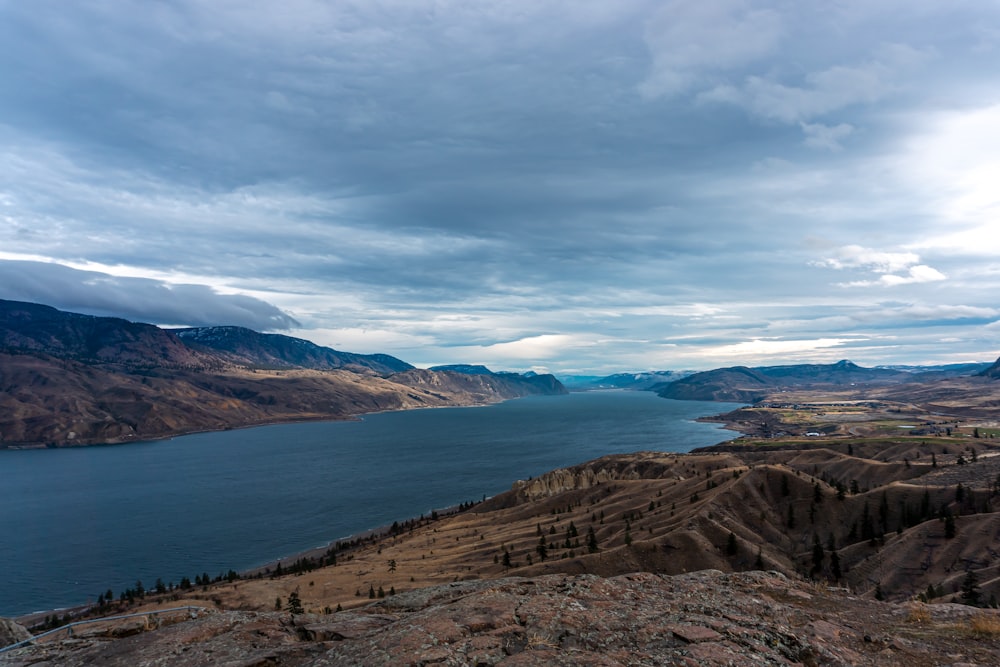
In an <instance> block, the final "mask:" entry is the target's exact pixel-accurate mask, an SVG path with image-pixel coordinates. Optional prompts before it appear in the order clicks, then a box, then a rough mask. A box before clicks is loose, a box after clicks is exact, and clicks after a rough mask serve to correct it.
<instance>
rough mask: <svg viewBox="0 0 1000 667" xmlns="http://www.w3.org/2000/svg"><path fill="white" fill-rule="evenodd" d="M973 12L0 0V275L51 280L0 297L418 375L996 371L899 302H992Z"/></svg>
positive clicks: (472, 0) (981, 85)
mask: <svg viewBox="0 0 1000 667" xmlns="http://www.w3.org/2000/svg"><path fill="white" fill-rule="evenodd" d="M983 25H987V26H989V25H1000V8H998V7H997V6H996V5H995V3H972V2H963V3H957V4H956V3H951V4H947V5H946V4H942V3H938V4H935V3H916V4H914V3H904V2H902V0H882V1H880V2H877V3H871V2H861V1H860V0H846V1H845V2H837V3H793V2H783V1H782V2H779V1H777V0H708V1H707V2H693V1H689V2H680V1H674V2H666V3H660V2H653V1H651V0H621V2H613V3H609V2H590V3H580V2H571V1H570V0H552V2H545V3H538V2H530V1H529V0H510V1H509V2H501V3H497V2H495V1H490V0H439V1H438V0H436V1H434V2H406V1H402V0H370V1H368V2H355V1H351V2H321V1H318V0H289V2H287V3H284V4H282V5H281V7H277V6H276V5H275V4H274V3H273V2H265V1H264V0H246V1H245V2H241V3H206V2H200V1H197V0H175V1H173V2H170V3H154V4H153V5H150V3H148V2H143V1H141V0H119V1H117V2H115V3H64V2H56V1H54V0H36V1H34V2H32V3H30V6H29V4H26V3H9V2H8V3H0V71H3V72H4V76H2V77H0V248H2V252H0V259H7V260H22V261H25V260H33V261H39V262H44V263H47V264H49V265H50V266H49V267H47V268H45V269H44V270H43V269H40V268H36V269H33V270H25V271H22V272H21V273H22V274H23V275H22V279H21V280H20V281H19V282H13V281H15V280H16V279H17V278H16V276H15V275H13V274H10V272H9V271H8V273H5V274H4V278H8V277H10V278H11V280H10V281H5V282H4V288H5V289H6V290H7V291H6V292H4V293H5V294H7V295H12V296H13V292H14V287H12V285H16V286H17V295H16V296H15V298H36V297H37V298H38V299H40V300H41V299H43V298H44V299H45V300H46V301H49V302H52V301H53V300H55V299H59V298H61V296H60V293H61V291H62V290H63V289H65V290H66V294H67V295H68V297H72V299H71V300H72V301H73V302H74V303H78V304H81V305H82V306H94V307H98V306H99V307H100V308H103V309H105V311H107V312H108V313H112V312H114V313H117V314H121V315H124V316H127V317H130V318H135V319H158V320H161V319H164V318H168V319H170V318H181V317H184V318H187V319H198V320H206V321H211V323H217V321H218V319H220V318H221V317H222V316H225V317H227V318H230V319H236V320H240V321H243V322H244V323H246V324H248V325H254V326H255V328H265V327H269V326H272V325H273V326H286V325H287V326H294V325H291V324H290V323H289V322H287V321H286V320H285V319H283V318H294V320H296V321H297V322H298V323H299V326H297V327H295V328H294V329H293V330H294V331H295V335H299V336H302V337H306V338H314V339H318V340H317V342H322V343H324V344H330V345H334V346H336V347H339V348H340V349H348V350H351V349H352V348H353V349H354V350H357V351H365V352H387V353H391V354H395V355H396V356H399V357H400V358H403V359H406V360H407V361H410V362H411V363H423V362H428V363H448V362H451V361H456V362H458V361H462V362H471V361H477V362H484V363H487V365H489V366H491V367H497V368H504V367H510V366H514V367H516V368H527V367H531V366H532V365H534V361H535V360H533V359H529V358H528V357H529V356H530V355H534V354H537V355H540V356H541V357H543V360H544V365H545V366H547V367H549V368H551V369H553V370H560V369H569V368H573V369H601V370H607V371H609V372H611V371H614V370H621V369H622V367H628V366H631V367H638V368H646V369H649V368H655V367H660V368H672V367H673V368H676V367H682V368H687V367H694V366H697V367H705V366H711V365H712V363H713V362H712V358H711V356H709V353H710V351H711V350H714V349H719V348H722V349H725V346H727V345H739V344H741V343H745V342H747V341H752V340H761V341H789V340H840V339H851V340H852V341H853V342H850V343H845V344H844V348H849V349H850V350H851V352H852V353H855V352H856V353H858V354H865V355H869V360H870V361H882V360H891V359H904V358H905V359H907V360H910V361H913V360H917V358H919V359H920V360H923V359H934V358H940V357H943V356H946V355H958V354H959V353H960V351H965V352H966V353H968V354H976V353H983V354H984V356H991V357H995V356H996V355H995V351H994V350H993V349H992V348H993V347H996V346H997V344H998V343H997V340H996V338H995V336H994V335H992V334H990V335H987V334H985V333H983V330H982V328H981V327H982V325H981V320H978V319H976V318H975V317H973V316H970V317H965V318H962V317H955V318H951V319H944V320H935V319H933V318H932V319H928V318H926V317H924V316H923V315H921V314H919V313H917V312H907V311H906V310H905V309H904V306H905V305H907V304H917V305H920V306H925V307H927V308H929V309H931V310H933V309H934V308H935V307H941V308H944V307H946V306H950V305H953V304H964V305H965V306H967V307H968V308H986V309H989V308H992V307H993V306H994V303H995V294H996V293H997V290H998V289H1000V273H998V270H997V261H996V256H997V253H998V252H1000V247H998V243H1000V241H998V240H997V239H1000V236H998V235H997V234H996V233H995V228H996V221H997V219H998V217H997V216H998V206H997V199H996V197H997V194H996V192H997V190H996V187H995V183H996V182H998V180H1000V176H998V175H997V171H996V161H997V158H996V156H997V155H1000V147H998V145H997V141H996V139H997V133H996V131H995V129H996V128H997V127H1000V123H998V122H997V120H998V118H997V111H996V109H997V104H998V103H1000V97H998V96H997V94H996V91H997V90H1000V87H998V86H1000V79H998V75H997V72H996V68H995V67H993V66H992V61H991V60H989V59H988V58H984V57H983V53H984V52H985V50H988V49H990V48H992V43H993V41H995V40H993V37H994V36H993V35H992V34H991V33H990V32H989V31H988V30H986V31H984V30H983V29H981V28H978V27H977V26H983ZM39 81H44V82H45V85H44V86H39V85H38V82H39ZM57 265H58V266H62V267H69V268H70V269H75V270H77V271H80V272H84V273H78V274H74V273H70V274H68V275H67V276H66V277H65V279H61V280H56V278H55V276H56V272H58V271H59V269H58V268H54V267H56V266H57ZM8 269H9V266H8ZM833 272H836V275H835V276H834V274H833ZM15 273H16V272H15ZM95 274H98V275H96V276H95ZM100 274H103V276H104V277H101V276H100ZM29 275H31V276H35V281H34V282H33V283H32V282H31V281H27V280H26V279H24V277H25V276H29ZM88 276H89V277H88ZM831 276H833V278H834V279H831ZM945 276H946V277H947V279H946V280H945V279H943V278H944V277H945ZM143 280H146V281H151V282H147V283H143V282H142V281H143ZM848 284H855V285H857V287H853V288H850V289H846V290H845V289H844V287H843V285H848ZM182 285H188V286H193V287H188V288H183V287H181V286H182ZM862 285H863V288H862V287H860V286H862ZM57 287H58V289H57ZM890 288H891V293H892V294H893V295H894V297H895V298H897V299H899V300H900V303H898V304H886V303H884V299H885V295H886V292H887V290H890ZM185 289H186V290H188V291H187V292H185ZM102 292H103V293H106V294H113V295H114V297H113V298H111V297H109V298H105V299H104V300H98V295H100V294H101V293H102ZM181 296H183V299H186V300H190V308H188V309H187V310H186V314H185V309H184V308H181V307H180V306H182V305H185V304H182V303H180V297H181ZM68 297H67V299H68ZM236 297H241V298H249V299H251V301H249V302H240V301H239V300H238V299H237V298H236ZM68 300H69V299H68ZM253 300H256V301H253ZM167 306H170V307H169V308H168V307H167ZM175 306H176V307H175ZM268 308H273V309H275V310H269V309H268ZM233 309H235V312H234V310H233ZM164 311H165V312H164ZM195 315H197V317H195ZM872 331H877V332H878V336H874V335H873V334H872ZM942 338H949V339H955V340H961V341H964V342H961V343H958V342H956V343H949V344H948V346H947V349H946V346H944V345H942V344H941V343H940V342H939V341H940V340H941V339H942ZM862 340H863V341H864V343H863V344H862V343H861V342H858V341H862ZM735 349H743V348H735ZM772 349H780V348H772ZM835 351H836V353H837V354H840V353H841V350H840V348H816V349H814V350H813V352H812V353H813V354H817V355H825V354H833V353H834V352H835ZM987 351H988V352H989V355H985V352H987ZM788 354H790V355H800V354H801V355H803V357H804V356H806V355H808V354H810V352H809V350H808V349H805V350H801V351H795V350H792V351H789V352H788ZM726 361H727V362H730V361H738V359H737V358H734V357H726ZM858 361H859V362H863V361H865V359H858Z"/></svg>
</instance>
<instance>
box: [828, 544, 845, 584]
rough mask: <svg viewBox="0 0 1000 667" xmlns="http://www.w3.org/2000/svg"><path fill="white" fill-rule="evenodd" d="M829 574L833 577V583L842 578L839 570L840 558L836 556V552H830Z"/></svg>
mask: <svg viewBox="0 0 1000 667" xmlns="http://www.w3.org/2000/svg"><path fill="white" fill-rule="evenodd" d="M830 573H831V574H832V575H833V580H834V581H840V579H841V578H842V577H843V576H844V573H843V572H842V571H841V569H840V556H838V555H837V552H836V551H831V552H830Z"/></svg>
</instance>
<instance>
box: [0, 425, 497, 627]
mask: <svg viewBox="0 0 1000 667" xmlns="http://www.w3.org/2000/svg"><path fill="white" fill-rule="evenodd" d="M456 407H472V406H456ZM387 412H388V411H387ZM493 497H494V496H487V497H486V498H485V499H484V501H485V500H488V499H490V498H493ZM480 502H483V501H480ZM475 504H478V503H475ZM459 507H460V505H448V506H447V507H443V508H441V509H435V510H431V511H432V512H433V513H434V514H436V515H437V517H438V518H443V517H446V516H452V515H455V514H458V513H459V512H460V511H461V510H460V509H459ZM432 516H433V515H432ZM421 519H423V520H435V519H430V518H429V517H427V516H426V515H420V516H416V517H408V518H406V519H403V520H399V519H396V520H395V522H396V523H399V524H403V523H406V522H409V521H414V522H415V521H420V520H421ZM391 529H392V524H391V523H385V524H381V525H379V526H376V527H374V528H368V529H366V530H362V531H360V532H357V533H352V534H350V535H348V536H346V537H342V538H339V539H335V540H330V541H329V542H327V543H326V544H325V545H322V546H316V547H311V548H308V549H305V550H302V551H297V552H293V553H291V554H288V555H286V556H282V557H280V558H275V559H273V560H269V561H266V562H265V563H263V564H262V565H258V566H255V567H252V568H248V569H244V570H239V571H236V572H237V574H238V575H239V576H240V579H253V578H257V577H258V575H259V576H260V577H267V576H268V572H270V571H273V570H274V569H275V568H276V567H277V565H278V564H279V563H284V562H285V561H291V562H292V563H294V562H295V561H298V560H301V559H303V558H307V559H311V560H315V559H317V558H319V557H322V556H325V555H326V554H327V552H328V551H329V550H330V549H331V548H334V547H335V546H336V545H337V544H339V543H345V544H348V545H351V546H348V547H347V548H346V549H344V550H343V551H350V550H351V549H354V548H357V547H360V546H362V545H361V544H360V543H361V542H363V541H365V540H369V539H372V538H377V537H383V536H385V535H388V534H389V531H390V530H391ZM230 569H231V570H232V568H230ZM232 571H235V570H232ZM223 580H224V578H223ZM171 583H172V582H171ZM215 583H218V582H213V585H214V584H215ZM174 590H175V591H176V590H178V589H176V588H175V589H174ZM96 608H97V605H96V603H85V604H78V605H71V606H66V607H56V608H55V609H45V610H40V611H32V612H28V613H26V614H19V615H16V616H9V617H6V618H10V619H11V620H13V621H14V622H16V623H18V624H20V625H23V626H25V627H26V628H30V627H31V626H32V625H35V624H36V623H39V622H41V621H42V620H44V619H46V618H48V617H49V616H53V615H55V616H57V617H58V616H63V615H66V614H69V615H70V616H72V617H73V618H76V617H77V616H78V615H80V614H83V615H86V614H87V613H88V612H90V611H92V610H94V609H96Z"/></svg>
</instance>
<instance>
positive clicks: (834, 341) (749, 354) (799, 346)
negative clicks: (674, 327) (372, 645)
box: [706, 338, 852, 360]
mask: <svg viewBox="0 0 1000 667" xmlns="http://www.w3.org/2000/svg"><path fill="white" fill-rule="evenodd" d="M851 340H852V339H850V338H817V339H813V340H761V339H754V340H749V341H743V342H740V343H733V344H730V345H720V346H718V347H713V348H709V349H707V350H706V354H708V355H709V356H712V357H719V358H730V359H731V358H734V357H735V358H742V359H758V360H759V359H766V358H769V357H772V358H773V357H782V358H786V359H787V358H793V357H801V356H803V355H804V354H805V355H808V354H812V353H815V352H816V351H818V350H824V349H827V348H835V347H841V346H843V345H844V344H845V343H848V342H850V341H851Z"/></svg>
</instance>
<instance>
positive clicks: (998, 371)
mask: <svg viewBox="0 0 1000 667" xmlns="http://www.w3.org/2000/svg"><path fill="white" fill-rule="evenodd" d="M976 375H977V376H978V377H984V378H989V379H990V380H996V379H1000V359H997V360H996V362H994V363H993V365H992V366H990V367H989V368H986V369H984V370H982V371H980V372H978V373H976Z"/></svg>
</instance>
